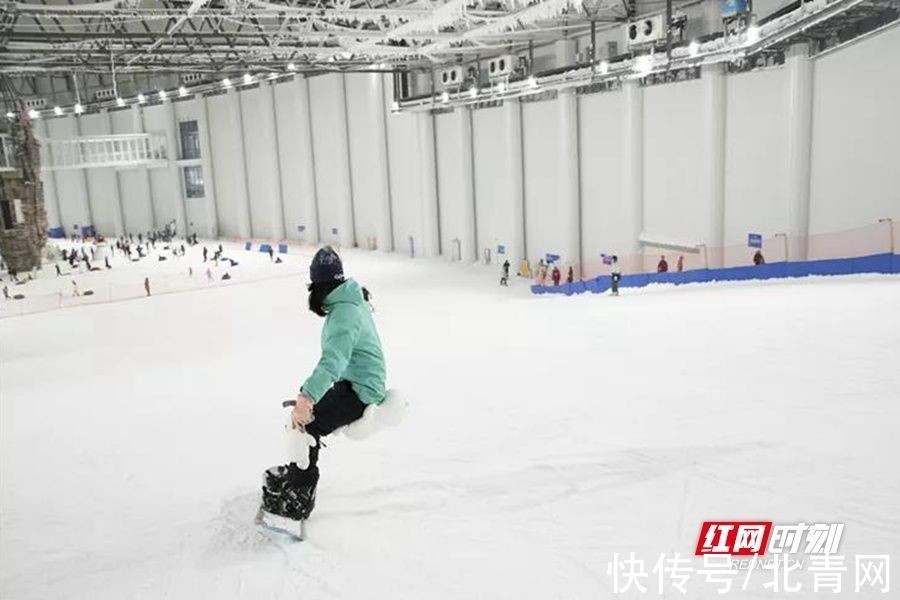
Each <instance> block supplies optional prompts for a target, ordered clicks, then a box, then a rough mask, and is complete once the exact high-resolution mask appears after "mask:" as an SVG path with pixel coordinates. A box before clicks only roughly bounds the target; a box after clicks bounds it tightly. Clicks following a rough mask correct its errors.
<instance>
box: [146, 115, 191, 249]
mask: <svg viewBox="0 0 900 600" xmlns="http://www.w3.org/2000/svg"><path fill="white" fill-rule="evenodd" d="M163 108H164V109H165V111H166V113H165V114H166V119H165V124H166V145H167V146H168V147H169V166H168V167H167V170H168V172H169V176H168V177H167V178H166V179H167V180H168V181H167V182H166V183H165V185H166V187H168V188H169V189H168V190H154V189H153V187H152V186H153V179H152V178H151V179H150V185H151V188H150V189H151V191H152V192H153V193H154V194H160V195H162V197H163V198H165V196H166V194H168V195H169V196H170V197H171V199H172V202H173V203H174V206H173V207H172V208H173V211H172V212H173V213H174V215H175V231H176V233H177V234H178V235H180V236H184V235H186V234H187V206H186V205H185V198H184V195H185V194H184V177H183V175H182V173H181V167H180V166H179V164H178V162H177V160H179V159H181V158H182V156H181V143H180V142H181V137H180V135H179V132H178V119H177V118H176V117H175V103H174V102H172V101H168V102H164V103H163ZM160 225H165V223H157V227H158V226H160Z"/></svg>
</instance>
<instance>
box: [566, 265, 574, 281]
mask: <svg viewBox="0 0 900 600" xmlns="http://www.w3.org/2000/svg"><path fill="white" fill-rule="evenodd" d="M573 281H575V271H574V270H573V269H572V266H571V265H569V272H568V273H567V274H566V283H572V282H573Z"/></svg>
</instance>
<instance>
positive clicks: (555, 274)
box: [552, 265, 561, 285]
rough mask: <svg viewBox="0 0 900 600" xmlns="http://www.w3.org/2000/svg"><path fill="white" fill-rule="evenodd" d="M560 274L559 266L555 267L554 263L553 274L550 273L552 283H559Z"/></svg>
mask: <svg viewBox="0 0 900 600" xmlns="http://www.w3.org/2000/svg"><path fill="white" fill-rule="evenodd" d="M560 276H561V275H560V272H559V267H557V266H556V265H553V275H552V278H553V285H559V279H560Z"/></svg>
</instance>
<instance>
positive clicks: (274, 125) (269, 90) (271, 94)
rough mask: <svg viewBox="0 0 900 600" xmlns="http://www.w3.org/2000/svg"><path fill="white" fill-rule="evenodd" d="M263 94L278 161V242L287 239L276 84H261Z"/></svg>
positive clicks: (274, 229) (275, 208) (274, 226)
mask: <svg viewBox="0 0 900 600" xmlns="http://www.w3.org/2000/svg"><path fill="white" fill-rule="evenodd" d="M260 85H261V86H262V90H261V92H262V93H263V94H264V96H265V100H264V102H263V104H264V105H265V106H266V109H265V114H264V115H263V119H262V126H263V127H265V130H266V137H267V138H269V139H271V140H272V144H274V146H275V153H276V160H275V161H274V162H273V164H272V177H273V179H274V183H275V202H274V203H273V206H272V215H271V218H272V236H273V237H274V238H275V239H276V240H283V239H284V238H285V232H284V194H283V193H282V190H281V164H280V161H279V160H278V159H277V155H278V148H279V146H278V111H277V108H276V107H275V89H274V88H273V87H272V86H273V85H274V84H271V83H261V84H260Z"/></svg>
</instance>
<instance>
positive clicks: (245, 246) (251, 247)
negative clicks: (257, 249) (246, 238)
mask: <svg viewBox="0 0 900 600" xmlns="http://www.w3.org/2000/svg"><path fill="white" fill-rule="evenodd" d="M252 249H253V244H252V243H251V242H247V243H245V244H244V250H252Z"/></svg>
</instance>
